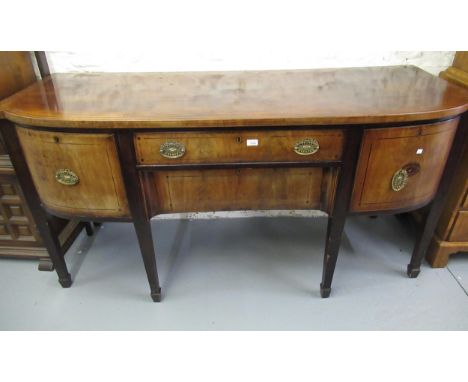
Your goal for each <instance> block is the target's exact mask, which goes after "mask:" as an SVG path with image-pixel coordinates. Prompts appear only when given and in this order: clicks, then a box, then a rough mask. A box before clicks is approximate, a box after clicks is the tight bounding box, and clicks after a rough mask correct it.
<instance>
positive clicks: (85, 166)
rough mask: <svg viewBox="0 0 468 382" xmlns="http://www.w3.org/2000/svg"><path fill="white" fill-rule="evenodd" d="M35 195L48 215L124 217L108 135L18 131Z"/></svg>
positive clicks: (124, 203)
mask: <svg viewBox="0 0 468 382" xmlns="http://www.w3.org/2000/svg"><path fill="white" fill-rule="evenodd" d="M17 132H18V138H19V140H20V143H21V147H22V149H23V152H24V156H25V158H26V162H27V164H28V167H29V171H30V172H31V176H32V178H33V181H34V184H35V186H36V189H37V192H38V194H39V196H40V198H41V200H42V202H43V203H44V205H45V207H46V208H47V209H48V210H49V211H50V212H52V213H56V214H57V215H59V216H60V215H63V216H66V217H68V216H70V217H73V216H81V217H94V216H97V217H125V216H128V215H129V212H128V205H127V200H126V196H125V188H124V185H123V181H122V175H121V171H120V167H119V161H118V156H117V150H116V146H115V141H114V137H113V135H112V134H77V133H59V132H51V131H40V130H34V129H29V128H23V127H17Z"/></svg>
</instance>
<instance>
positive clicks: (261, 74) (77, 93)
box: [0, 66, 468, 128]
mask: <svg viewBox="0 0 468 382" xmlns="http://www.w3.org/2000/svg"><path fill="white" fill-rule="evenodd" d="M467 109H468V91H465V90H463V89H461V88H458V87H457V86H455V85H452V84H450V83H448V82H446V81H444V80H442V79H440V78H438V77H435V76H433V75H431V74H428V73H426V72H425V71H423V70H421V69H419V68H417V67H414V66H390V67H372V68H345V69H317V70H278V71H242V72H185V73H182V72H174V73H80V74H53V75H51V76H50V77H47V78H46V79H44V80H43V81H38V82H36V83H34V84H32V85H31V86H29V87H28V88H26V89H24V90H22V91H21V92H19V93H17V94H15V95H13V96H12V97H10V98H8V99H6V100H4V101H3V102H2V103H0V113H1V114H0V117H1V116H3V117H5V118H8V119H9V120H12V121H14V122H17V123H20V124H26V125H36V126H48V127H83V128H151V127H171V128H172V127H220V126H288V125H321V124H350V125H352V124H361V123H366V124H367V123H384V122H407V121H417V120H429V119H436V118H444V117H450V116H455V115H458V114H461V113H463V112H464V111H466V110H467Z"/></svg>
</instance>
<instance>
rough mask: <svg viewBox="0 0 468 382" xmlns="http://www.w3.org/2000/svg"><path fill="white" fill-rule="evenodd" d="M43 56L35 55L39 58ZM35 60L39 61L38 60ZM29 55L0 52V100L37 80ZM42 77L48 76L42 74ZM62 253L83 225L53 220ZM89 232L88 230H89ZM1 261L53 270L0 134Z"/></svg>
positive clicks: (65, 220) (59, 219) (75, 222)
mask: <svg viewBox="0 0 468 382" xmlns="http://www.w3.org/2000/svg"><path fill="white" fill-rule="evenodd" d="M41 53H42V52H36V54H37V55H38V56H39V57H40V56H41ZM39 57H38V58H39ZM33 61H34V59H33V56H32V55H31V54H30V52H0V99H2V98H5V97H7V96H10V95H12V94H14V93H16V92H17V91H19V90H21V89H23V88H25V87H26V86H28V85H31V84H32V83H33V82H35V81H36V80H37V78H36V73H35V71H34V65H33ZM41 74H44V75H48V72H47V71H44V70H42V68H41ZM51 221H52V224H54V227H55V230H56V232H57V235H58V240H59V243H60V244H61V250H62V252H63V253H65V252H66V251H67V249H68V248H69V246H70V245H71V244H72V243H73V240H74V239H75V238H76V236H77V235H78V234H79V233H80V231H81V229H82V228H83V226H84V224H83V223H80V221H77V220H67V219H61V218H58V217H53V218H52V220H51ZM88 232H89V227H88ZM0 257H8V258H23V259H25V258H26V259H39V270H53V263H52V261H51V260H50V258H49V254H48V252H47V249H46V248H45V246H44V244H43V242H42V238H41V236H40V234H39V232H38V230H37V227H36V223H35V221H34V218H33V216H32V214H31V212H30V208H29V206H28V203H27V202H26V200H25V198H24V196H23V190H22V188H21V186H20V185H19V183H18V179H17V176H16V174H15V170H14V168H13V165H12V163H11V160H10V157H9V155H8V153H7V152H6V149H5V144H4V140H3V136H2V132H1V131H0Z"/></svg>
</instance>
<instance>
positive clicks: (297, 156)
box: [135, 129, 344, 165]
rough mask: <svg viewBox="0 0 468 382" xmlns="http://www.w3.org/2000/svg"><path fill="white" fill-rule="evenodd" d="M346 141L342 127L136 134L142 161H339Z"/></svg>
mask: <svg viewBox="0 0 468 382" xmlns="http://www.w3.org/2000/svg"><path fill="white" fill-rule="evenodd" d="M343 144H344V133H343V131H342V130H318V129H315V130H274V131H252V130H249V131H238V132H232V131H230V132H214V133H213V132H210V133H208V132H184V133H180V132H179V133H166V132H154V133H137V134H135V148H136V155H137V161H138V163H139V164H140V165H151V164H189V163H234V162H280V161H292V162H299V161H337V160H340V159H341V154H342V151H343Z"/></svg>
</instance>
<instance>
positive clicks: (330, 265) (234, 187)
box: [0, 67, 468, 301]
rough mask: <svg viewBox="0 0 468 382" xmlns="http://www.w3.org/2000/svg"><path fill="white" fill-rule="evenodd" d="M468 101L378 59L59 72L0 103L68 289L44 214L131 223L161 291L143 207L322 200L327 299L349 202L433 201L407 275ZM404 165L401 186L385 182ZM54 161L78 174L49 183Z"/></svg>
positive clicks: (435, 210)
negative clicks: (288, 67) (295, 65)
mask: <svg viewBox="0 0 468 382" xmlns="http://www.w3.org/2000/svg"><path fill="white" fill-rule="evenodd" d="M467 102H468V93H467V92H466V91H464V90H462V89H459V88H457V87H455V86H453V85H450V84H449V83H447V82H446V81H444V80H442V79H438V78H436V77H433V76H431V75H429V74H428V73H425V72H424V71H422V70H420V69H417V68H414V67H384V68H352V69H324V70H300V71H263V72H225V73H164V74H161V73H150V74H148V73H127V74H122V73H117V74H67V75H52V76H50V77H47V78H46V79H45V80H43V81H40V82H38V83H36V84H34V85H32V86H31V87H29V88H28V89H26V90H24V91H22V92H20V93H18V94H16V95H14V96H13V97H11V98H9V99H8V100H7V101H5V103H3V105H2V106H0V109H1V110H3V111H4V117H6V119H7V120H8V121H2V124H3V125H4V131H5V134H6V135H5V136H6V145H7V147H9V150H10V152H11V153H12V154H13V155H14V164H15V168H16V169H17V170H18V173H19V175H20V177H19V179H20V182H21V184H22V186H24V187H25V189H26V190H27V193H26V196H27V198H28V200H29V201H30V202H31V203H32V205H33V207H34V209H33V211H34V213H35V214H36V215H37V217H38V221H40V225H39V226H40V230H41V234H42V235H43V236H44V237H45V242H46V245H47V248H48V250H49V252H50V254H51V256H52V258H53V260H54V264H55V265H56V268H57V272H58V275H59V281H60V283H61V284H62V286H64V287H68V286H70V285H71V282H72V280H71V277H70V275H69V273H68V269H67V266H66V264H65V262H64V261H63V258H62V257H60V249H59V243H58V241H57V239H56V237H54V235H53V234H52V232H51V230H50V224H49V219H50V218H49V216H50V215H49V214H50V213H52V214H56V215H59V216H63V217H79V218H89V219H97V220H99V221H106V220H119V221H131V222H132V223H133V224H134V227H135V230H136V234H137V237H138V242H139V245H140V250H141V255H142V258H143V262H144V264H145V270H146V274H147V277H148V282H149V285H150V289H151V297H152V298H153V300H154V301H159V300H160V299H161V288H160V284H159V278H158V274H157V267H156V259H155V254H154V244H153V239H152V233H151V225H150V219H151V217H152V216H154V215H157V214H161V213H172V212H198V211H213V210H239V209H242V210H248V209H320V210H322V211H325V212H327V213H328V215H329V218H328V229H327V238H326V244H325V253H324V265H323V273H322V282H321V284H320V293H321V296H322V297H328V296H329V295H330V292H331V283H332V279H333V275H334V270H335V266H336V262H337V258H338V251H339V247H340V243H341V238H342V235H343V230H344V226H345V222H346V217H347V216H348V215H349V214H350V213H367V214H369V213H372V214H375V213H396V212H401V211H402V210H411V209H415V208H419V207H420V205H421V204H426V203H429V202H430V201H432V203H431V205H430V208H429V213H428V215H427V218H426V219H425V221H424V223H423V229H422V230H421V231H420V233H419V234H418V239H417V241H416V245H415V248H414V251H413V255H412V258H411V261H410V264H409V265H408V268H407V274H408V275H409V276H410V277H416V276H417V275H418V274H419V271H420V265H421V261H422V259H423V257H424V255H425V254H426V252H427V249H428V247H429V244H430V240H431V237H432V235H433V233H434V230H435V227H436V224H437V221H438V219H439V217H440V214H441V212H442V207H443V204H444V201H445V198H446V196H447V190H448V186H449V184H450V182H451V181H452V179H453V178H454V176H455V175H456V171H455V167H456V164H457V161H458V159H459V157H460V155H461V152H462V143H463V140H464V137H465V133H466V130H467V128H468V127H467V126H468V125H467V121H468V118H467V114H462V113H463V112H465V111H466V109H467V106H468V103H467ZM460 115H462V117H461V118H458V117H459V116H460ZM459 121H461V125H460V127H459V128H457V126H458V122H459ZM24 125H27V126H24ZM306 138H307V139H309V143H308V144H304V146H303V149H305V148H307V147H308V148H309V149H312V148H313V147H314V146H316V145H315V144H312V143H311V140H312V139H316V140H317V142H318V145H319V146H320V147H319V149H318V151H316V152H315V153H313V154H311V155H299V154H298V153H297V152H295V150H294V145H295V144H296V143H297V142H298V141H301V140H304V139H306ZM248 140H256V141H255V144H253V143H252V141H250V144H249V145H247V142H248ZM161 145H163V147H164V146H166V147H167V146H170V147H172V148H173V149H174V150H173V151H170V150H169V151H162V153H163V154H165V155H167V156H169V157H171V156H172V158H166V157H164V156H162V155H161ZM182 145H183V146H182ZM184 150H185V151H184ZM296 151H300V150H296ZM312 151H313V150H312ZM302 153H303V152H302ZM174 156H176V158H174ZM402 168H403V169H405V170H406V171H407V173H408V174H409V175H410V176H409V180H408V182H407V184H406V187H403V188H402V189H401V190H399V191H395V190H392V177H393V175H394V174H395V172H396V171H397V170H399V169H402ZM60 169H63V170H65V169H67V170H69V171H65V172H64V173H65V176H64V177H62V178H60V177H59V179H58V180H60V181H62V182H64V183H67V182H70V181H71V183H74V185H66V184H61V183H58V182H57V181H56V180H57V179H56V176H57V175H56V174H57V170H60ZM70 171H72V173H70ZM74 174H75V175H76V176H75V175H74ZM59 175H60V172H59ZM62 175H63V174H62ZM78 179H79V181H78ZM393 188H394V189H395V187H394V186H393ZM353 190H354V193H353Z"/></svg>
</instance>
